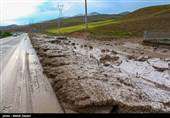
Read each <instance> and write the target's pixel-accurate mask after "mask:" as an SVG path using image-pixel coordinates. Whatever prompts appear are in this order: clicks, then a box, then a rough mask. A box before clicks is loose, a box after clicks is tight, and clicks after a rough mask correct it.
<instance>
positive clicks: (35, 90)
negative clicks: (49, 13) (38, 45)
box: [0, 33, 63, 113]
mask: <svg viewBox="0 0 170 118" xmlns="http://www.w3.org/2000/svg"><path fill="white" fill-rule="evenodd" d="M42 72H43V71H42V67H41V65H40V62H39V60H38V57H37V55H36V53H35V50H34V49H33V48H32V45H31V42H30V40H29V37H28V35H27V34H26V33H23V34H21V35H19V36H17V37H9V38H4V39H0V113H63V111H62V108H61V107H60V104H59V102H58V100H57V98H56V96H55V94H54V92H53V89H52V88H51V85H50V83H49V82H48V80H47V78H46V76H45V75H44V74H43V73H42Z"/></svg>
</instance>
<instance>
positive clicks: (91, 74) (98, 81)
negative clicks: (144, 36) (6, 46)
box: [32, 35, 170, 113]
mask: <svg viewBox="0 0 170 118" xmlns="http://www.w3.org/2000/svg"><path fill="white" fill-rule="evenodd" d="M32 44H33V46H34V48H35V49H36V51H37V54H38V56H39V59H40V62H41V63H42V65H43V70H44V73H45V74H46V75H47V77H48V78H49V80H50V81H51V84H52V86H53V89H54V90H55V93H56V95H57V97H58V99H59V101H60V103H61V105H62V106H63V108H64V109H65V112H66V113H70V112H71V113H72V112H73V113H76V112H80V113H82V112H87V113H90V112H91V113H96V112H99V113H101V112H104V113H110V112H169V111H170V87H169V86H170V72H169V71H170V70H169V66H168V64H169V63H170V59H169V57H170V51H169V50H168V49H166V48H157V49H156V48H154V47H150V46H142V45H141V44H140V43H134V42H129V41H126V42H117V41H114V40H113V41H97V40H83V39H78V38H77V39H76V38H65V37H51V36H46V35H33V37H32ZM160 57H161V58H160Z"/></svg>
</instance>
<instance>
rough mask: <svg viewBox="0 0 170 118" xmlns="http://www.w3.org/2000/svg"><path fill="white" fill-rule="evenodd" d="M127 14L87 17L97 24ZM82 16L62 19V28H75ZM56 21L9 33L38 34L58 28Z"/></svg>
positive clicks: (29, 26) (20, 28)
mask: <svg viewBox="0 0 170 118" xmlns="http://www.w3.org/2000/svg"><path fill="white" fill-rule="evenodd" d="M128 13H129V12H124V13H122V14H99V13H95V14H94V13H91V14H89V16H88V21H89V22H98V21H105V20H110V19H115V18H120V17H122V16H124V15H125V14H128ZM83 19H84V16H74V17H68V18H62V27H69V26H76V25H81V24H83V23H84V20H83ZM57 20H58V19H54V20H50V21H45V22H42V23H36V24H32V25H25V26H18V27H17V28H14V29H11V31H25V32H29V31H32V30H37V31H38V32H45V31H46V30H47V29H56V28H57V27H58V25H57Z"/></svg>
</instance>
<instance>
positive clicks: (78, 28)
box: [47, 20, 119, 34]
mask: <svg viewBox="0 0 170 118" xmlns="http://www.w3.org/2000/svg"><path fill="white" fill-rule="evenodd" d="M117 22H119V21H116V20H106V21H99V22H91V23H88V28H89V30H90V29H94V28H97V27H101V26H105V25H111V24H114V23H117ZM84 29H85V25H84V24H82V25H75V26H70V27H64V28H60V29H56V28H52V29H48V30H47V32H48V33H52V34H59V33H62V34H66V33H72V32H76V31H82V30H84Z"/></svg>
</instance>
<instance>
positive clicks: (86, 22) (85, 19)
mask: <svg viewBox="0 0 170 118" xmlns="http://www.w3.org/2000/svg"><path fill="white" fill-rule="evenodd" d="M87 12H88V11H87V0H85V18H84V21H85V29H86V30H87V29H88V19H87V14H88V13H87Z"/></svg>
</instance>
